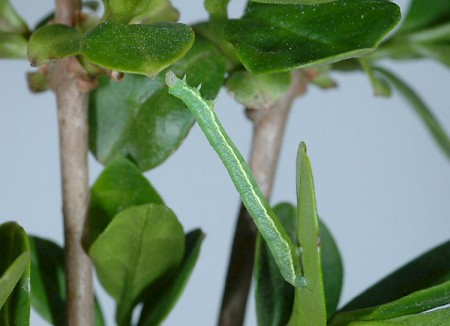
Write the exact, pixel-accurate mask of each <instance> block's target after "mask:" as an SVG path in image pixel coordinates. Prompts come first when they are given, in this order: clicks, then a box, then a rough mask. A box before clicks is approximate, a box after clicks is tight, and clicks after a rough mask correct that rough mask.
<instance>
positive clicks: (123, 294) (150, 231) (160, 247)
mask: <svg viewBox="0 0 450 326" xmlns="http://www.w3.org/2000/svg"><path fill="white" fill-rule="evenodd" d="M184 241H185V237H184V233H183V228H182V227H181V224H180V223H179V222H178V220H177V218H176V216H175V214H174V213H173V212H172V211H171V210H170V209H168V208H167V207H165V206H163V205H158V204H147V205H142V206H133V207H130V208H127V209H125V210H123V211H122V212H121V213H119V214H118V215H117V216H116V217H115V218H114V219H113V220H112V221H111V223H110V224H109V225H108V227H107V228H106V230H105V231H104V232H103V233H102V234H101V235H100V236H99V237H98V238H97V240H96V241H95V242H94V243H93V244H92V246H91V247H90V249H89V254H90V256H91V258H92V260H93V262H94V264H95V268H96V272H97V275H98V278H99V280H100V283H101V284H102V285H103V287H104V288H105V290H106V291H107V292H108V293H109V294H110V295H111V296H112V297H113V298H114V299H115V300H116V301H117V304H118V308H117V311H116V320H117V323H118V324H119V325H128V324H129V322H130V320H131V313H132V310H133V308H134V306H135V305H136V304H137V303H138V301H139V297H140V296H141V295H142V293H143V291H144V290H145V289H146V288H147V287H148V286H150V285H151V284H152V283H153V282H155V281H157V280H158V279H159V278H161V277H164V276H167V275H168V274H167V273H173V272H174V271H175V270H176V269H177V268H178V266H179V265H180V263H181V260H182V258H183V254H184Z"/></svg>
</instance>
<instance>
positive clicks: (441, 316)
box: [389, 308, 450, 326]
mask: <svg viewBox="0 0 450 326" xmlns="http://www.w3.org/2000/svg"><path fill="white" fill-rule="evenodd" d="M449 320H450V308H446V309H439V310H436V311H431V312H427V313H424V314H417V315H408V316H402V317H398V318H394V319H390V320H389V322H394V323H398V324H401V325H409V326H424V325H426V326H443V325H447V324H448V322H449Z"/></svg>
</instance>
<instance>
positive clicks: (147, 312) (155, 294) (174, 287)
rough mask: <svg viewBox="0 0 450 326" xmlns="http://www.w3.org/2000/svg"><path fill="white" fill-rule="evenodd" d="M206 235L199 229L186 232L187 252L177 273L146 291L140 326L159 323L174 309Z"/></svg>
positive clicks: (151, 325)
mask: <svg viewBox="0 0 450 326" xmlns="http://www.w3.org/2000/svg"><path fill="white" fill-rule="evenodd" d="M204 237H205V235H204V233H203V232H202V231H201V230H198V229H197V230H194V231H191V232H189V233H188V234H186V245H185V247H186V252H185V253H184V257H183V260H182V262H181V265H180V267H179V268H178V270H177V272H176V274H175V275H174V276H173V277H171V278H170V279H167V280H164V281H159V282H157V283H156V284H155V286H152V287H150V288H149V289H148V290H146V291H145V293H144V299H143V303H144V306H143V308H142V312H141V316H140V318H139V323H138V325H139V326H153V325H159V324H161V322H162V321H163V320H164V319H165V318H166V317H167V315H168V314H169V312H170V311H171V310H172V309H173V307H174V306H175V304H176V303H177V301H178V299H179V298H180V296H181V294H182V292H183V290H184V288H185V287H186V284H187V282H188V281H189V277H190V276H191V273H192V271H193V269H194V267H195V264H196V262H197V259H198V256H199V254H200V248H201V245H202V241H203V239H204Z"/></svg>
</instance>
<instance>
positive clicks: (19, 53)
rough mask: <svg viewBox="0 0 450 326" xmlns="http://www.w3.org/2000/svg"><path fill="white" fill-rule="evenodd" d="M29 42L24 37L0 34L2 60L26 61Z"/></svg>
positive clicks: (0, 55) (0, 56)
mask: <svg viewBox="0 0 450 326" xmlns="http://www.w3.org/2000/svg"><path fill="white" fill-rule="evenodd" d="M27 47H28V42H27V40H26V39H25V37H23V36H22V35H19V34H13V33H3V32H0V58H6V59H26V58H27Z"/></svg>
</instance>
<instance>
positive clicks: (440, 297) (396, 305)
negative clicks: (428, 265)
mask: <svg viewBox="0 0 450 326" xmlns="http://www.w3.org/2000/svg"><path fill="white" fill-rule="evenodd" d="M449 302H450V281H447V282H445V283H443V284H440V285H435V286H432V287H430V288H427V289H424V290H419V291H416V292H413V293H411V294H408V295H406V296H404V297H402V298H400V299H397V300H395V301H392V302H389V303H385V304H382V305H379V306H375V307H369V308H365V309H360V310H353V311H345V312H341V313H338V314H337V315H336V316H335V318H333V319H332V322H331V325H333V326H339V325H348V323H349V322H350V321H354V320H359V321H361V320H386V319H392V318H395V317H400V316H406V315H412V314H417V313H421V312H424V311H427V310H430V309H433V308H437V307H441V306H444V305H447V304H448V303H449ZM408 325H409V324H408Z"/></svg>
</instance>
